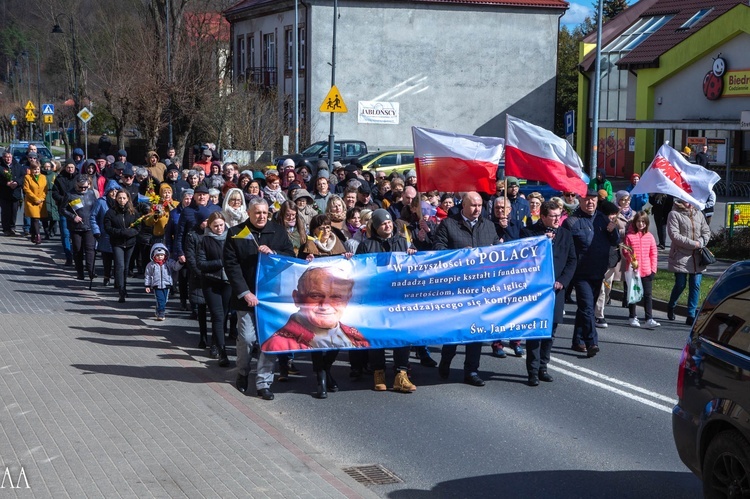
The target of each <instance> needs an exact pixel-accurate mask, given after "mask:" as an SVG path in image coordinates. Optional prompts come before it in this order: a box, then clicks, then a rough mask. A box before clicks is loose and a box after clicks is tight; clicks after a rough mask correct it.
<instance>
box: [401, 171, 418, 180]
mask: <svg viewBox="0 0 750 499" xmlns="http://www.w3.org/2000/svg"><path fill="white" fill-rule="evenodd" d="M416 176H417V172H415V171H414V170H407V171H406V173H404V177H405V178H412V177H416Z"/></svg>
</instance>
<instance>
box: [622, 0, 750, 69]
mask: <svg viewBox="0 0 750 499" xmlns="http://www.w3.org/2000/svg"><path fill="white" fill-rule="evenodd" d="M744 3H746V1H740V0H713V1H712V2H711V3H710V4H708V5H707V2H706V1H705V0H659V1H658V2H656V3H655V4H654V5H653V6H652V7H651V8H650V9H648V10H646V12H644V13H643V16H642V17H652V16H663V15H673V16H674V17H672V19H670V20H669V21H668V22H667V23H666V24H664V26H662V27H661V28H659V30H658V31H656V33H654V34H652V35H651V36H650V37H648V38H647V39H646V40H645V41H644V42H643V43H641V44H640V45H639V46H637V47H636V48H635V49H633V50H632V51H631V52H630V53H629V54H627V55H625V56H624V57H623V58H622V59H620V60H619V61H618V62H617V66H618V67H619V68H620V69H625V68H629V69H638V68H647V67H658V66H659V57H660V56H661V55H662V54H664V53H665V52H667V51H668V50H670V49H671V48H672V47H674V46H675V45H677V44H678V43H680V42H682V41H683V40H685V39H686V38H688V37H689V36H690V35H692V34H693V33H695V32H696V31H697V30H699V29H701V28H702V27H703V26H706V25H707V24H709V23H710V22H712V21H713V20H714V19H716V18H717V17H719V16H720V15H722V14H724V13H725V12H727V11H728V10H730V9H731V8H733V7H735V6H737V5H739V4H744ZM707 7H713V10H712V11H711V12H709V13H708V14H706V16H705V17H703V18H702V19H701V20H700V21H698V22H697V23H696V24H695V25H693V26H692V27H690V28H688V29H680V26H682V25H683V24H684V23H685V22H686V21H687V20H689V19H690V18H691V17H693V15H695V13H696V12H698V11H699V10H701V9H705V8H707Z"/></svg>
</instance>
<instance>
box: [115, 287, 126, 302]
mask: <svg viewBox="0 0 750 499" xmlns="http://www.w3.org/2000/svg"><path fill="white" fill-rule="evenodd" d="M117 301H118V303H125V290H124V289H120V299H119V300H117Z"/></svg>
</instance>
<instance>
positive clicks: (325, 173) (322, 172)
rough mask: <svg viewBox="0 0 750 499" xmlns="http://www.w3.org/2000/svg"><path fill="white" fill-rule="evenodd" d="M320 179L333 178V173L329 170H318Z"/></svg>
mask: <svg viewBox="0 0 750 499" xmlns="http://www.w3.org/2000/svg"><path fill="white" fill-rule="evenodd" d="M318 178H326V179H327V178H331V173H330V172H329V171H328V170H325V169H323V168H321V169H320V170H318Z"/></svg>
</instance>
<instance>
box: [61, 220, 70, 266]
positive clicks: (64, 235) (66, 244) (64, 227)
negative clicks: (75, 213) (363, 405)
mask: <svg viewBox="0 0 750 499" xmlns="http://www.w3.org/2000/svg"><path fill="white" fill-rule="evenodd" d="M60 241H62V247H63V251H64V252H65V259H66V260H72V259H73V249H72V246H71V244H70V231H69V230H68V219H67V218H66V217H64V216H61V217H60Z"/></svg>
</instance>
